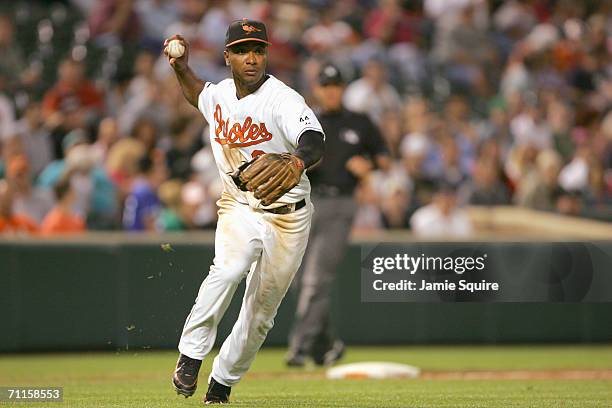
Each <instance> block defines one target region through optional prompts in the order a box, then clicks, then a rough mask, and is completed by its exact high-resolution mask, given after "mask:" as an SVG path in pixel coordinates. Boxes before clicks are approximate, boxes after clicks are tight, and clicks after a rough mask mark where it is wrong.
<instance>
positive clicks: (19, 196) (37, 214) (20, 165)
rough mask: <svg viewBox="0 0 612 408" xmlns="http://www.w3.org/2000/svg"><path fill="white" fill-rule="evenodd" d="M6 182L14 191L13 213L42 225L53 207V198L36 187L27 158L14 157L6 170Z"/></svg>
mask: <svg viewBox="0 0 612 408" xmlns="http://www.w3.org/2000/svg"><path fill="white" fill-rule="evenodd" d="M6 181H7V182H8V183H9V186H10V187H11V189H12V198H13V211H14V212H15V213H16V214H21V215H25V216H27V217H28V218H30V219H32V220H34V221H35V222H36V223H40V222H41V221H42V219H43V218H44V216H45V214H47V211H49V210H50V209H51V207H53V204H54V200H53V196H52V195H51V194H50V193H49V192H48V191H46V190H44V189H42V188H39V187H34V186H33V185H32V177H31V174H30V165H29V163H28V159H27V158H26V157H25V156H14V157H12V158H11V159H10V161H9V162H8V165H7V168H6Z"/></svg>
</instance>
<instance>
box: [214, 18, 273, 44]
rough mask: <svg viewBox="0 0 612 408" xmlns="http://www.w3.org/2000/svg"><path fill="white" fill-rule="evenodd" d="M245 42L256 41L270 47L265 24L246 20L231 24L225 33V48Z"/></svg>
mask: <svg viewBox="0 0 612 408" xmlns="http://www.w3.org/2000/svg"><path fill="white" fill-rule="evenodd" d="M247 41H258V42H262V43H264V44H268V45H270V44H271V43H270V41H268V33H267V31H266V26H265V24H264V23H262V22H261V21H256V20H249V19H248V18H243V19H242V20H236V21H234V22H232V23H231V24H230V25H229V27H228V28H227V32H226V33H225V47H226V48H227V47H231V46H232V45H236V44H240V43H243V42H247Z"/></svg>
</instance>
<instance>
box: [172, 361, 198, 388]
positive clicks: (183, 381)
mask: <svg viewBox="0 0 612 408" xmlns="http://www.w3.org/2000/svg"><path fill="white" fill-rule="evenodd" d="M201 366H202V360H196V359H194V358H191V357H187V356H186V355H184V354H181V355H180V356H179V359H178V361H177V362H176V369H175V370H174V374H173V375H172V385H174V389H175V390H176V393H177V394H179V395H183V396H185V398H189V397H191V396H192V395H193V394H194V393H195V391H196V388H198V372H199V371H200V367H201Z"/></svg>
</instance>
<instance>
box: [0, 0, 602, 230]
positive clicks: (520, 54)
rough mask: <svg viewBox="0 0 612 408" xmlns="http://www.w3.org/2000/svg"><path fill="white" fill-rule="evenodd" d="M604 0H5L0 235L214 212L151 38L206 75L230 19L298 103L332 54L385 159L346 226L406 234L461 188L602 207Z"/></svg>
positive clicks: (510, 200) (484, 196) (469, 194)
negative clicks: (377, 134)
mask: <svg viewBox="0 0 612 408" xmlns="http://www.w3.org/2000/svg"><path fill="white" fill-rule="evenodd" d="M611 4H612V3H611V2H606V1H595V0H593V1H588V0H587V1H574V0H407V1H400V0H378V1H375V0H338V1H331V0H309V1H280V0H279V1H246V0H245V1H240V0H237V1H229V0H177V1H174V0H70V1H59V2H55V3H49V2H36V1H27V2H26V1H22V2H4V3H3V5H2V6H0V53H1V55H2V57H1V58H0V146H1V147H0V233H40V234H56V233H64V232H77V231H84V230H109V229H111V230H117V229H123V230H129V231H144V230H147V231H151V230H156V231H176V230H187V229H203V228H212V227H214V225H215V219H216V206H215V202H216V200H217V198H218V197H219V195H220V193H221V188H222V187H221V185H220V181H219V178H218V173H217V169H216V166H215V164H214V163H213V158H212V154H211V150H210V146H209V141H208V124H207V123H206V122H205V121H204V119H203V117H202V115H201V114H200V113H199V112H198V111H197V110H195V109H193V108H192V107H191V106H190V105H188V103H187V102H185V101H184V98H183V96H182V94H181V92H180V88H179V86H178V84H177V82H176V79H175V78H174V76H173V74H172V72H171V70H170V68H169V66H168V64H167V61H166V60H165V58H164V57H163V55H162V54H161V51H162V49H161V47H162V43H163V41H164V39H165V38H166V37H168V36H170V35H172V34H176V33H180V34H182V35H184V36H185V37H186V38H187V39H188V40H189V41H190V44H191V55H190V64H191V65H192V67H193V69H194V70H195V71H196V73H197V74H198V75H199V76H200V77H202V78H204V79H206V80H209V81H212V82H217V81H220V80H222V79H224V78H226V77H228V75H229V73H228V70H227V67H225V64H224V62H223V57H222V51H223V43H224V35H225V30H226V28H227V26H228V24H229V23H230V22H231V21H233V20H236V19H241V18H243V17H246V16H248V17H250V18H254V19H259V20H262V21H264V22H265V23H266V24H267V26H268V32H269V35H270V37H271V41H272V43H273V45H272V46H270V49H269V72H270V73H271V74H273V75H275V76H276V77H278V78H279V79H281V80H283V81H285V82H286V83H288V84H289V85H290V86H292V87H294V88H295V89H296V90H297V91H298V92H300V93H301V94H302V95H303V96H304V97H305V98H306V99H307V101H308V102H309V103H310V104H311V105H313V106H314V105H315V104H316V102H315V100H314V98H313V96H312V90H313V86H314V85H315V83H316V80H317V74H318V71H319V68H320V67H321V65H322V64H323V63H325V62H332V63H334V64H335V65H336V66H338V67H339V68H340V70H341V71H342V74H343V76H344V78H346V79H348V85H347V87H346V91H345V94H344V103H345V106H346V107H347V108H349V109H352V110H355V111H359V112H363V113H365V114H367V115H369V116H370V118H371V119H372V120H373V121H374V123H375V124H376V125H378V126H379V127H380V131H381V132H382V135H383V137H384V139H385V141H386V143H387V144H388V148H389V150H390V152H391V155H392V159H393V165H392V166H391V167H390V168H388V169H384V170H382V169H379V170H376V169H375V170H373V171H372V172H371V173H369V174H368V175H367V176H366V177H364V178H363V180H361V183H360V186H359V188H358V191H357V193H356V197H355V198H356V200H358V203H359V210H358V213H357V216H356V219H355V223H354V228H356V229H360V230H379V229H384V228H413V229H415V230H417V231H418V228H419V223H420V220H419V218H427V216H428V214H424V213H425V211H420V214H419V210H423V209H431V208H437V209H438V211H441V212H442V213H443V214H452V213H453V212H456V211H459V210H458V209H459V208H460V207H461V206H463V205H484V206H493V205H519V206H525V207H529V208H534V209H538V210H544V211H554V212H558V213H561V214H567V215H573V216H583V217H590V218H594V219H600V220H606V221H612V110H611V109H610V108H611V107H612V59H611V55H612V6H611ZM413 215H414V216H413ZM429 216H431V215H429ZM449 219H450V218H449ZM457 228H458V231H460V232H461V233H465V232H466V231H469V229H470V228H469V225H467V224H466V223H465V222H463V221H462V222H459V224H458V227H457Z"/></svg>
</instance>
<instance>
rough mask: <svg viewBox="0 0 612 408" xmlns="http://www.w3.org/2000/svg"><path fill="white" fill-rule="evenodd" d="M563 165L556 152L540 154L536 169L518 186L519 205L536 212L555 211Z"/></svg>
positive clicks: (546, 151) (548, 151)
mask: <svg viewBox="0 0 612 408" xmlns="http://www.w3.org/2000/svg"><path fill="white" fill-rule="evenodd" d="M561 163H562V161H561V156H560V155H559V153H557V152H556V151H554V150H550V149H548V150H544V151H542V152H541V153H539V154H538V156H537V160H536V168H535V169H534V170H533V171H530V172H529V173H528V174H527V175H526V176H525V177H524V178H523V179H522V180H521V182H520V184H519V185H518V189H517V195H516V200H517V204H519V205H522V206H526V207H530V208H533V209H536V210H544V211H551V210H554V208H555V198H556V196H557V194H558V192H559V190H560V186H559V182H558V179H559V171H560V170H561Z"/></svg>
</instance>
